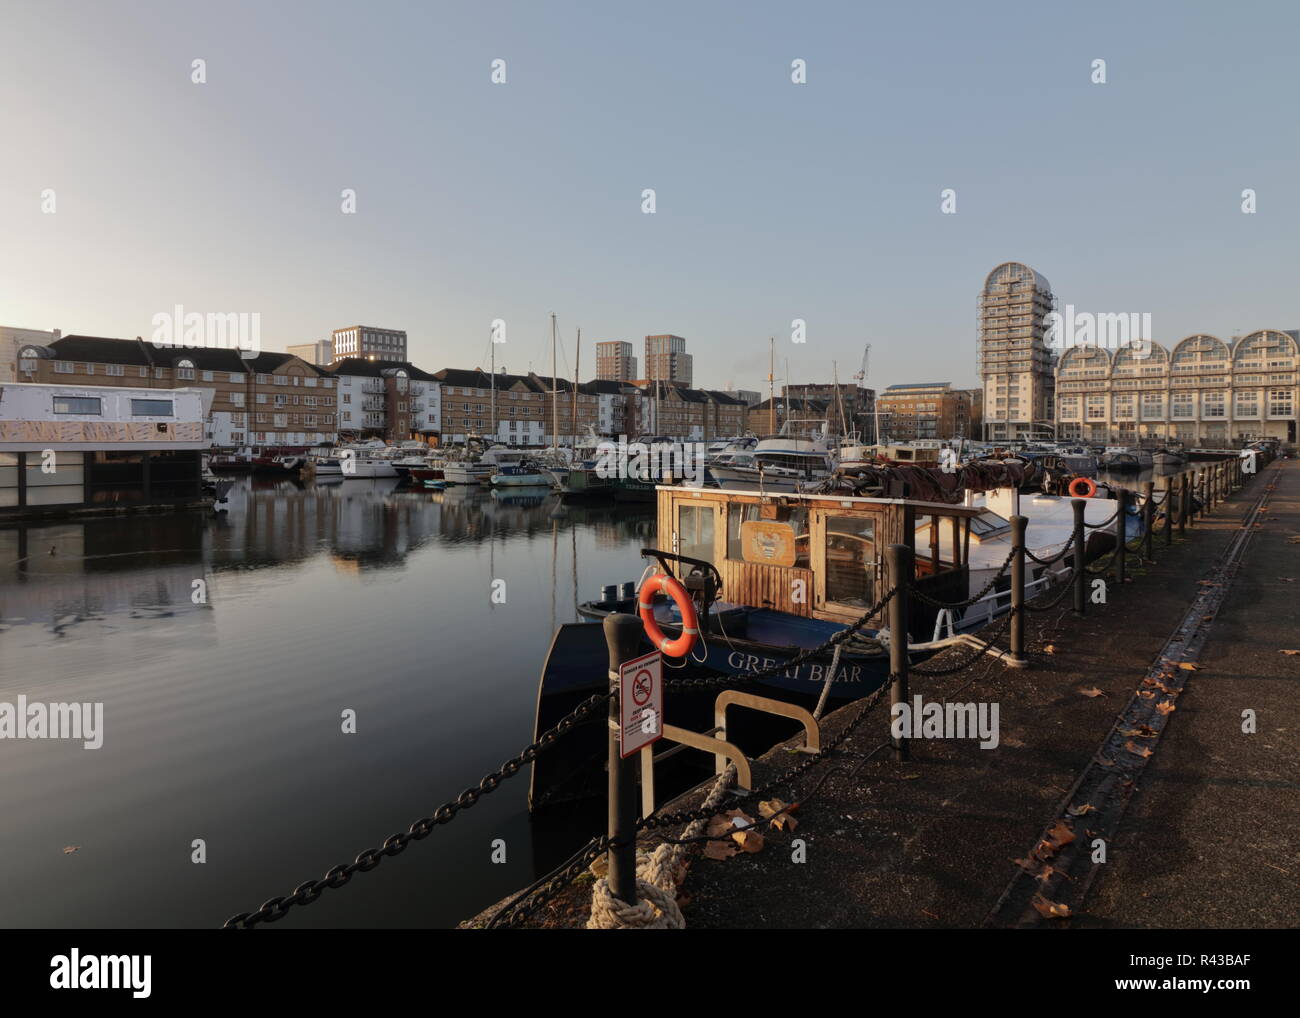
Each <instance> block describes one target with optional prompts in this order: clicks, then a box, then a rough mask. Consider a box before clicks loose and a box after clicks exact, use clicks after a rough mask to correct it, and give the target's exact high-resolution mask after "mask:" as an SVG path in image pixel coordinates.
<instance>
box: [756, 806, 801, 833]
mask: <svg viewBox="0 0 1300 1018" xmlns="http://www.w3.org/2000/svg"><path fill="white" fill-rule="evenodd" d="M789 808H790V807H789V805H788V804H787V803H785V802H783V801H782V800H780V799H768V800H767V801H766V802H760V803H759V804H758V813H759V816H761V817H763V818H764V819H765V820H766V819H770V820H771V821H772V827H773V828H775V829H776V830H778V831H793V830H794V829H795V828H796V827H798V826H799V821H798V820H796V819H795V818H794V817H792V816H791V815H790V814H789V813H787V812H786V810H788V809H789Z"/></svg>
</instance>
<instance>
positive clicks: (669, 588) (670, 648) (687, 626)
mask: <svg viewBox="0 0 1300 1018" xmlns="http://www.w3.org/2000/svg"><path fill="white" fill-rule="evenodd" d="M655 594H667V595H668V596H669V597H671V598H672V599H673V602H674V603H675V604H676V605H677V608H678V610H679V611H680V612H681V613H682V635H681V636H679V637H677V639H675V640H670V639H668V637H666V636H664V634H663V630H661V629H660V628H659V624H658V623H657V622H655V613H654V602H653V600H652V599H653V598H654V596H655ZM637 608H638V609H639V612H640V615H641V624H642V625H643V626H645V634H646V636H648V637H650V642H651V643H653V644H654V645H655V646H656V647H658V648H659V649H660V650H661V651H663V652H664V653H665V654H667V655H668V656H669V657H685V656H686V655H687V654H689V653H690V652H691V647H693V646H694V645H695V638H696V637H697V636H699V634H700V630H699V619H698V618H697V617H696V615H695V602H694V601H692V600H691V595H690V594H688V593H686V588H685V587H683V586H682V585H681V584H680V583H678V582H677V580H676V578H674V577H672V576H669V575H668V574H667V573H655V574H654V575H653V576H651V577H648V578H647V579H646V581H645V583H643V584H641V590H640V591H639V592H638V593H637Z"/></svg>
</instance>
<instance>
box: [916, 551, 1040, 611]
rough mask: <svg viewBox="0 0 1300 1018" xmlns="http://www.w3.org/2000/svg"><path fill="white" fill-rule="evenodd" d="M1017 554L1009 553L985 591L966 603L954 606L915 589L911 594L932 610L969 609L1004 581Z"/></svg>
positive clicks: (956, 603)
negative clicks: (1004, 576)
mask: <svg viewBox="0 0 1300 1018" xmlns="http://www.w3.org/2000/svg"><path fill="white" fill-rule="evenodd" d="M1015 554H1016V549H1015V548H1012V549H1011V550H1010V551H1009V552H1007V558H1006V561H1005V562H1003V563H1002V566H1001V567H1000V568H999V569H998V571H997V572H996V573H994V574H993V577H992V579H990V580H989V582H988V583H986V584H984V589H983V590H981V591H980V592H979V593H978V594H972V595H971V596H970V597H968V598H967V599H966V600H965V601H957V602H955V603H952V604H950V603H949V602H947V601H938V600H936V599H935V598H933V597H930V596H929V595H928V594H923V593H921V591H919V590H916V589H915V588H913V589H912V590H911V591H909V593H910V594H911V595H912V597H914V598H916V599H917V600H918V601H920V602H921V603H922V604H928V605H929V606H930V607H931V608H969V607H970V606H971V605H973V604H975V602H977V601H979V600H982V599H983V598H984V596H985V595H986V594H988V593H989V591H991V590H992V589H993V588H994V587H995V586H996V585H997V582H998V580H1000V579H1002V576H1003V574H1004V573H1005V572H1006V571H1007V568H1008V567H1009V566H1010V565H1011V560H1012V559H1013V558H1014V557H1015Z"/></svg>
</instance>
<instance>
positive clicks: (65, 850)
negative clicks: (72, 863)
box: [63, 845, 81, 855]
mask: <svg viewBox="0 0 1300 1018" xmlns="http://www.w3.org/2000/svg"><path fill="white" fill-rule="evenodd" d="M80 847H81V846H80V845H64V846H63V854H64V855H71V854H72V853H73V852H75V851H76V850H77V849H79V848H80Z"/></svg>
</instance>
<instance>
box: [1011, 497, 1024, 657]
mask: <svg viewBox="0 0 1300 1018" xmlns="http://www.w3.org/2000/svg"><path fill="white" fill-rule="evenodd" d="M1028 523H1029V518H1028V517H1026V516H1012V517H1011V549H1012V551H1011V656H1010V658H1008V660H1007V664H1009V665H1011V666H1012V667H1013V668H1024V667H1025V665H1027V664H1028V663H1029V662H1028V660H1027V659H1026V658H1025V527H1026V526H1027V525H1028Z"/></svg>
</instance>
